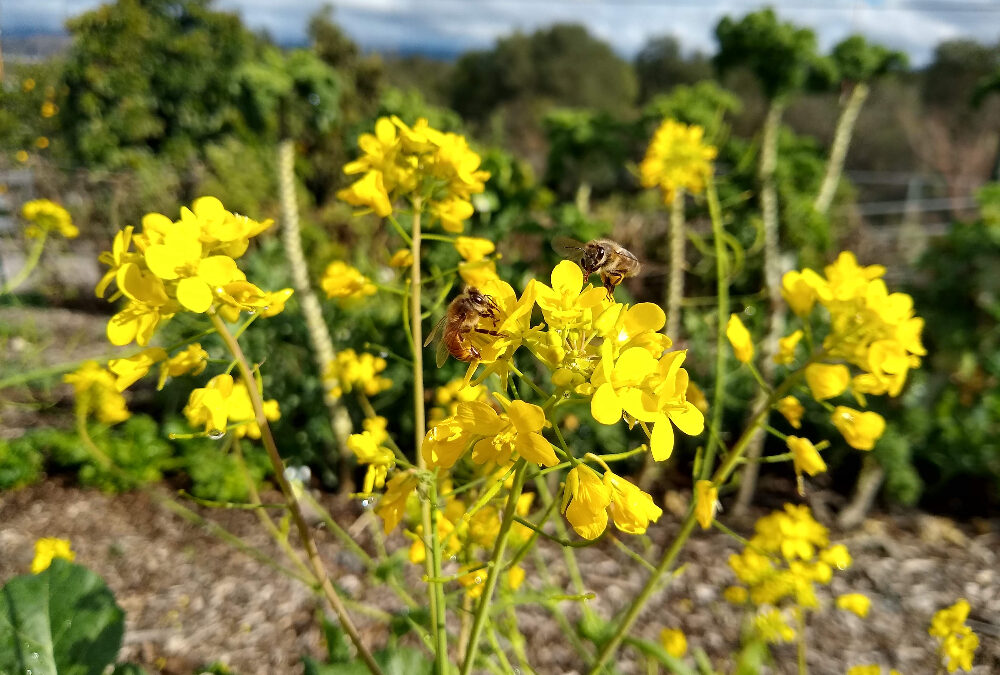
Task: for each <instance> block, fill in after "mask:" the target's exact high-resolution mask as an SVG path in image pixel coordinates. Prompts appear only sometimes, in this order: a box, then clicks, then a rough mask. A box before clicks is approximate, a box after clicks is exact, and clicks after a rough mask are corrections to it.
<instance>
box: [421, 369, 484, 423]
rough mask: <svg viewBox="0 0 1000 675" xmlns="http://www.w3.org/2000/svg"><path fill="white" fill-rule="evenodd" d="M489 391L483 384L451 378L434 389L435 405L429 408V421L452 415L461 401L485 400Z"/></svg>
mask: <svg viewBox="0 0 1000 675" xmlns="http://www.w3.org/2000/svg"><path fill="white" fill-rule="evenodd" d="M489 393H490V392H489V389H487V388H486V387H485V386H484V385H481V384H478V385H468V384H466V383H465V380H464V379H462V378H456V379H454V380H451V381H450V382H448V383H447V384H445V385H443V386H440V387H438V388H437V389H436V390H435V391H434V402H435V403H436V404H437V405H436V406H434V407H433V408H431V410H430V413H429V419H430V422H431V423H432V424H433V423H435V422H440V421H441V420H443V419H444V418H445V417H448V416H450V415H454V414H455V413H457V412H458V404H459V403H461V402H462V401H485V400H486V398H487V396H489Z"/></svg>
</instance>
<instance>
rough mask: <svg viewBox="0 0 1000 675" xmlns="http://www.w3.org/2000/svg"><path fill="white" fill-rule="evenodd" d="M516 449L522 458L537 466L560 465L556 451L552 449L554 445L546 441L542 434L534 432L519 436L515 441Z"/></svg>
mask: <svg viewBox="0 0 1000 675" xmlns="http://www.w3.org/2000/svg"><path fill="white" fill-rule="evenodd" d="M514 449H515V450H517V454H519V455H521V457H524V458H525V459H526V460H528V461H529V462H533V463H535V464H543V465H545V466H555V465H556V464H558V463H559V460H558V459H557V458H556V453H555V450H553V449H552V444H551V443H549V442H548V441H547V440H545V439H544V438H543V437H542V435H541V434H536V433H534V432H532V433H526V434H518V435H517V439H516V440H515V441H514Z"/></svg>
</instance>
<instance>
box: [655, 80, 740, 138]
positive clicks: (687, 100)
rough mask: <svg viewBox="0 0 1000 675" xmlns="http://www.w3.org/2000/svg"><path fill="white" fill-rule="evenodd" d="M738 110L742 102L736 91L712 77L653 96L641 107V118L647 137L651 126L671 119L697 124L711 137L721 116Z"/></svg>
mask: <svg viewBox="0 0 1000 675" xmlns="http://www.w3.org/2000/svg"><path fill="white" fill-rule="evenodd" d="M741 109H742V104H741V103H740V99H739V97H738V96H736V94H734V93H733V92H731V91H729V90H727V89H724V88H723V87H721V86H719V85H718V84H717V83H716V82H714V81H712V80H702V81H701V82H698V83H696V84H693V85H680V86H677V87H674V88H673V89H672V90H671V91H670V93H669V94H662V95H660V96H656V97H655V98H653V100H651V101H650V102H649V103H647V104H646V106H645V107H644V108H643V109H642V117H643V119H645V120H647V121H648V122H649V132H648V133H647V136H650V135H651V134H652V127H653V126H654V125H656V124H659V123H660V122H662V121H663V120H664V119H666V118H671V119H675V120H677V121H678V122H683V123H684V124H697V125H698V126H700V127H702V128H704V129H705V133H706V137H707V138H709V139H711V138H713V137H714V136H715V134H716V132H717V131H718V130H719V126H720V125H721V123H722V119H723V118H724V117H726V116H727V115H735V114H739V112H740V110H741Z"/></svg>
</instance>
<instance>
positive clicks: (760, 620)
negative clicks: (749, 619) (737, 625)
mask: <svg viewBox="0 0 1000 675" xmlns="http://www.w3.org/2000/svg"><path fill="white" fill-rule="evenodd" d="M753 623H754V627H755V628H756V629H757V631H758V633H760V637H761V639H763V640H764V641H765V642H769V643H772V644H777V643H780V642H791V641H792V640H794V639H795V630H794V629H793V628H792V627H791V626H789V625H788V622H787V621H785V618H784V617H783V616H782V615H781V612H780V611H779V610H777V609H775V608H773V607H772V608H771V609H767V610H764V611H762V612H760V613H759V614H757V616H755V617H754V622H753Z"/></svg>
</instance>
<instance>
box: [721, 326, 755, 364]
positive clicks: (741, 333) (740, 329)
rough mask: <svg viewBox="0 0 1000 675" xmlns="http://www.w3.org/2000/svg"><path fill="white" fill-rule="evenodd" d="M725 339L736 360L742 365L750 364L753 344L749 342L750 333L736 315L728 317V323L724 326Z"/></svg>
mask: <svg viewBox="0 0 1000 675" xmlns="http://www.w3.org/2000/svg"><path fill="white" fill-rule="evenodd" d="M726 337H727V338H729V344H731V345H732V346H733V353H734V354H735V355H736V360H737V361H741V362H742V363H750V361H751V360H752V359H753V342H751V340H750V331H748V330H747V327H746V326H744V325H743V322H742V321H740V317H739V315H737V314H730V315H729V323H728V324H727V325H726Z"/></svg>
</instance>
